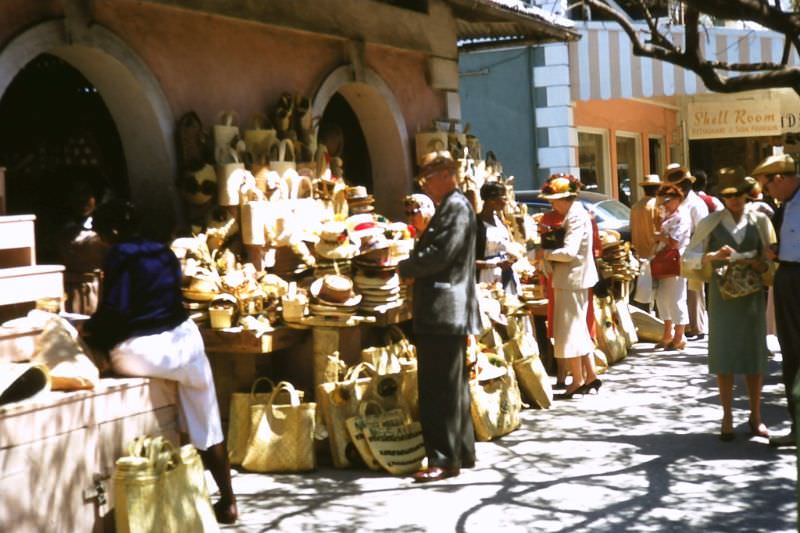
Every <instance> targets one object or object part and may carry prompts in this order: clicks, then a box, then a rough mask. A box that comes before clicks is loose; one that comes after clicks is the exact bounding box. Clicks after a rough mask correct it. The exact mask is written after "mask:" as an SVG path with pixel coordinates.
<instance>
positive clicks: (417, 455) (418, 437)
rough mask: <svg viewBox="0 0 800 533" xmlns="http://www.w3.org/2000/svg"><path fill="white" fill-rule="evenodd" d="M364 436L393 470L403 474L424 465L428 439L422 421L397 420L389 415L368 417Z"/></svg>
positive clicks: (394, 472) (379, 456) (378, 455)
mask: <svg viewBox="0 0 800 533" xmlns="http://www.w3.org/2000/svg"><path fill="white" fill-rule="evenodd" d="M364 437H365V439H366V441H367V445H369V450H370V452H372V456H373V457H374V458H375V460H376V461H377V462H378V463H379V464H380V465H381V466H382V467H383V469H384V470H386V471H387V472H389V473H390V474H394V475H396V476H402V475H405V474H410V473H412V472H416V471H417V470H419V469H420V467H421V466H422V460H423V459H424V458H425V442H424V441H423V438H422V425H421V424H420V423H419V422H404V423H402V424H397V423H396V421H394V420H393V419H390V418H388V417H376V418H371V419H366V420H365V422H364Z"/></svg>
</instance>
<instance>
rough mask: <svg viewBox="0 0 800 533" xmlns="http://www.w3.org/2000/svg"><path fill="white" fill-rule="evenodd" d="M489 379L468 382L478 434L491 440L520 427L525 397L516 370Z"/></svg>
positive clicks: (480, 439) (478, 436)
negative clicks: (522, 395) (518, 383)
mask: <svg viewBox="0 0 800 533" xmlns="http://www.w3.org/2000/svg"><path fill="white" fill-rule="evenodd" d="M506 370H507V371H506V373H505V374H504V375H502V376H500V377H498V378H495V379H491V380H489V381H484V382H479V381H478V380H472V381H470V383H469V392H470V414H471V415H472V424H473V426H474V427H475V438H476V439H477V440H479V441H489V440H492V439H495V438H497V437H501V436H503V435H507V434H508V433H511V432H512V431H514V430H515V429H517V428H518V427H519V424H520V418H519V413H520V411H521V410H522V399H521V397H520V393H519V386H518V385H517V380H516V377H515V376H514V370H513V369H512V368H511V367H510V366H509V367H507V368H506Z"/></svg>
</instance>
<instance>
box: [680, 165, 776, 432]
mask: <svg viewBox="0 0 800 533" xmlns="http://www.w3.org/2000/svg"><path fill="white" fill-rule="evenodd" d="M751 187H752V184H750V183H748V182H747V181H746V180H745V176H744V172H742V171H741V170H739V169H733V168H723V169H720V171H719V186H718V194H719V196H720V197H721V198H722V203H723V204H724V206H725V209H723V210H721V211H715V212H714V213H712V214H711V215H709V216H708V217H706V218H705V219H703V220H702V221H701V222H700V224H699V225H698V226H697V230H696V231H695V234H694V236H693V237H692V241H691V243H690V244H689V248H688V249H687V251H686V256H685V260H684V267H685V269H686V270H689V269H691V271H692V272H695V273H696V274H693V275H697V276H701V277H708V276H709V275H710V280H709V281H710V283H709V308H708V310H709V326H710V327H709V335H708V368H709V371H710V372H711V373H712V374H716V375H717V383H718V386H719V398H720V403H721V404H722V426H721V429H720V434H719V438H720V439H721V440H723V441H730V440H733V438H734V437H735V433H734V432H733V427H734V424H733V407H732V403H733V382H734V375H735V374H744V375H745V383H746V385H747V394H748V398H749V402H750V417H749V419H748V422H749V424H750V433H751V434H752V435H755V436H759V437H769V432H768V430H767V427H766V426H765V425H764V423H763V422H762V420H761V385H762V383H763V379H764V370H765V369H766V365H767V355H768V350H767V343H766V334H767V329H766V313H765V310H766V295H765V291H764V290H763V289H764V285H763V282H762V276H763V274H764V273H765V272H767V271H768V270H769V264H768V263H767V261H766V260H765V259H764V258H765V249H766V248H767V247H768V246H769V245H771V244H772V243H774V242H775V240H776V239H775V230H774V229H773V228H772V223H771V222H770V221H769V218H767V216H766V215H764V214H763V213H761V212H759V211H757V210H755V209H748V208H747V198H746V195H747V193H748V192H749V190H750V188H751ZM703 270H705V271H706V272H705V275H703V273H702V271H703ZM698 271H699V272H698Z"/></svg>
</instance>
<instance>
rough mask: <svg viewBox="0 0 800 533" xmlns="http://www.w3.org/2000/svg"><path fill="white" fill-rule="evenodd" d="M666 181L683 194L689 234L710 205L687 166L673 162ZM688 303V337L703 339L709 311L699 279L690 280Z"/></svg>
mask: <svg viewBox="0 0 800 533" xmlns="http://www.w3.org/2000/svg"><path fill="white" fill-rule="evenodd" d="M663 181H664V182H666V183H671V184H673V185H675V186H677V187H678V188H679V189H680V191H681V193H682V194H683V202H682V204H681V205H682V206H683V207H684V209H685V210H686V212H687V214H688V219H689V220H688V221H689V235H690V236H691V234H692V233H694V230H695V228H696V227H697V225H698V224H699V223H700V221H701V220H702V219H704V218H705V217H707V216H708V207H707V206H706V203H705V202H704V201H703V200H702V198H700V197H699V196H698V195H697V193H695V192H694V191H693V190H692V185H693V183H694V182H695V181H696V179H695V177H694V176H692V175H691V174H689V171H688V170H686V168H684V167H682V166H680V165H677V164H674V163H673V164H671V165H669V166H668V167H667V171H666V172H665V173H664V180H663ZM687 305H688V309H689V326H688V327H687V328H686V334H687V336H688V337H694V338H695V339H698V340H699V339H702V338H704V337H705V336H706V334H707V333H708V313H707V312H706V294H705V285H704V284H703V282H701V281H698V280H690V281H689V284H688V292H687Z"/></svg>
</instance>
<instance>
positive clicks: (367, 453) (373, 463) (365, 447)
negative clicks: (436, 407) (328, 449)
mask: <svg viewBox="0 0 800 533" xmlns="http://www.w3.org/2000/svg"><path fill="white" fill-rule="evenodd" d="M370 407H374V408H375V409H376V410H377V414H368V413H367V410H368V409H369V408H370ZM406 417H407V415H406V413H405V412H404V411H403V410H402V409H392V410H391V411H384V410H383V408H382V407H381V406H380V404H379V403H377V402H374V401H365V402H361V405H359V408H358V415H356V416H352V417H350V418H348V419H347V420H346V421H345V425H346V426H347V434H348V435H350V440H351V441H352V443H353V444H354V445H355V447H356V449H357V450H358V454H359V455H360V456H361V459H362V460H363V461H364V464H365V465H366V466H367V468H369V469H370V470H380V469H381V464H380V463H379V462H378V460H377V459H375V456H374V455H373V454H372V451H371V450H370V448H369V444H368V443H367V438H366V436H365V435H364V429H365V428H366V427H367V424H375V423H378V424H382V425H402V424H403V423H404V422H405V420H406Z"/></svg>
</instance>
